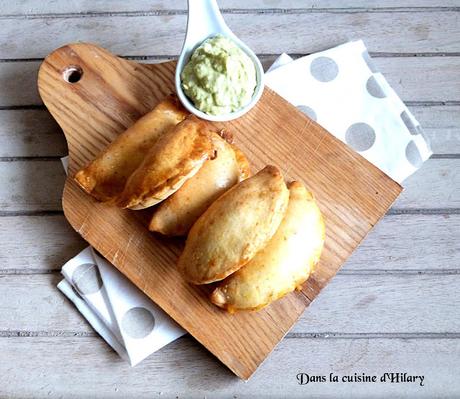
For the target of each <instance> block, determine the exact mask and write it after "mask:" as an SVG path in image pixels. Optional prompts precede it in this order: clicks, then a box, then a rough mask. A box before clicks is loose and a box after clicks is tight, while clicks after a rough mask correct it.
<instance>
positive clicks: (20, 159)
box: [0, 153, 460, 162]
mask: <svg viewBox="0 0 460 399" xmlns="http://www.w3.org/2000/svg"><path fill="white" fill-rule="evenodd" d="M61 158H62V156H60V155H52V156H40V155H38V156H16V157H0V162H34V161H36V162H42V161H48V162H50V161H53V162H54V161H59V160H60V159H61ZM431 159H460V153H452V154H433V155H432V156H431Z"/></svg>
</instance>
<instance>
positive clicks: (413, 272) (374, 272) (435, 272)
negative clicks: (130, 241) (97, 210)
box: [0, 268, 460, 277]
mask: <svg viewBox="0 0 460 399" xmlns="http://www.w3.org/2000/svg"><path fill="white" fill-rule="evenodd" d="M60 273H61V272H60V270H57V269H15V268H8V269H0V277H1V276H17V275H19V276H28V275H32V276H33V275H41V274H55V275H59V274H60ZM459 274H460V269H384V268H382V269H359V270H358V269H351V270H348V269H343V268H342V269H340V270H339V271H338V272H337V275H341V276H366V275H367V276H400V275H409V276H424V275H431V276H453V275H459Z"/></svg>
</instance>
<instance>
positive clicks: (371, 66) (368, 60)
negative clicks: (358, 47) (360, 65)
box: [362, 51, 378, 73]
mask: <svg viewBox="0 0 460 399" xmlns="http://www.w3.org/2000/svg"><path fill="white" fill-rule="evenodd" d="M362 56H363V60H364V62H365V63H366V64H367V66H368V68H369V69H370V70H371V72H372V73H376V72H378V71H377V68H376V67H375V65H374V61H372V59H371V57H370V55H369V53H368V52H367V51H363V54H362Z"/></svg>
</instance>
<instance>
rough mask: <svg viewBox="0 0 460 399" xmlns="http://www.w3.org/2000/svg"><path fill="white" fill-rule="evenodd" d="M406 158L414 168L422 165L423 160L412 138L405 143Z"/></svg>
mask: <svg viewBox="0 0 460 399" xmlns="http://www.w3.org/2000/svg"><path fill="white" fill-rule="evenodd" d="M406 158H407V160H408V161H409V162H410V163H411V165H412V166H414V167H416V168H419V167H420V166H422V163H423V160H422V157H421V155H420V152H419V150H418V148H417V145H416V144H415V142H414V140H411V141H409V144H407V147H406Z"/></svg>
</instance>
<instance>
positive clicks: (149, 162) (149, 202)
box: [117, 115, 215, 209]
mask: <svg viewBox="0 0 460 399" xmlns="http://www.w3.org/2000/svg"><path fill="white" fill-rule="evenodd" d="M210 126H211V125H208V124H206V123H205V122H203V121H200V120H199V119H198V118H197V117H196V116H194V115H190V116H188V117H187V118H186V119H184V120H183V121H182V122H181V123H179V124H178V125H176V126H174V127H173V128H172V129H170V130H169V131H167V132H166V133H165V134H163V135H162V136H161V137H160V138H159V139H158V141H157V142H156V143H155V144H154V146H153V147H152V148H151V149H150V151H149V152H148V153H147V155H146V156H145V158H144V160H143V162H142V163H141V164H140V166H139V167H138V168H137V169H136V170H135V171H134V172H133V173H132V175H131V176H130V177H129V178H128V181H127V182H126V185H125V188H124V190H123V192H122V194H121V195H120V198H119V199H118V200H117V205H118V206H121V207H122V208H130V209H144V208H148V207H149V206H153V205H156V204H158V203H159V202H161V201H163V200H164V199H166V198H168V197H169V196H170V195H172V194H173V193H175V192H176V191H177V190H179V188H181V186H182V185H183V184H184V183H185V182H186V181H187V180H188V179H190V178H191V177H192V176H194V175H195V174H196V173H197V172H198V170H199V169H200V168H201V166H202V165H203V163H204V162H205V161H206V160H207V159H208V158H211V157H212V156H213V154H214V145H213V142H212V139H211V138H212V134H215V133H214V132H213V131H212V130H211V127H210Z"/></svg>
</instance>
